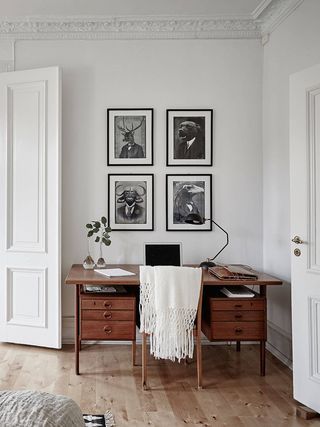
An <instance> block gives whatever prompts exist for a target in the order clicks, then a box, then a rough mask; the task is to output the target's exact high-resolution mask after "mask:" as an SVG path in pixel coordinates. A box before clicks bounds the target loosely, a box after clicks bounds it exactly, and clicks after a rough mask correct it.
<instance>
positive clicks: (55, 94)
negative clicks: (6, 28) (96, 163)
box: [0, 67, 61, 348]
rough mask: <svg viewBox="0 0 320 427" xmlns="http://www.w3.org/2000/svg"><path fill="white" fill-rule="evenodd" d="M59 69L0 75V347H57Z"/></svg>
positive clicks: (58, 315)
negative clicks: (0, 345) (5, 345)
mask: <svg viewBox="0 0 320 427" xmlns="http://www.w3.org/2000/svg"><path fill="white" fill-rule="evenodd" d="M60 103H61V89H60V71H59V68H57V67H50V68H44V69H36V70H27V71H15V72H12V73H1V74H0V174H1V175H0V341H2V342H12V343H20V344H30V345H37V346H43V347H53V348H60V347H61V308H60V306H61V274H60V207H61V206H60V205H61V203H60V193H61V191H60V163H61V161H60V157H61V153H60V149H61V144H60V110H61V108H60Z"/></svg>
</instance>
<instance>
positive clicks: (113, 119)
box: [107, 108, 153, 166]
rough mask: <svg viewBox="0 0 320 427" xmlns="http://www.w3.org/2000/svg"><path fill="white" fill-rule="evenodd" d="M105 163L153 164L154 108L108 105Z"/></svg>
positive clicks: (116, 164)
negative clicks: (106, 157)
mask: <svg viewBox="0 0 320 427" xmlns="http://www.w3.org/2000/svg"><path fill="white" fill-rule="evenodd" d="M107 151H108V165H109V166H112V165H115V166H127V165H132V166H142V165H149V166H150V165H153V108H145V109H138V108H121V109H120V108H119V109H117V108H108V110H107Z"/></svg>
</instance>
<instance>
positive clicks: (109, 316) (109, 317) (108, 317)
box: [103, 311, 112, 319]
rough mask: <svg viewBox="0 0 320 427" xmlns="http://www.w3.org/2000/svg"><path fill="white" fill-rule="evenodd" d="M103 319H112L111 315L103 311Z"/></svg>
mask: <svg viewBox="0 0 320 427" xmlns="http://www.w3.org/2000/svg"><path fill="white" fill-rule="evenodd" d="M103 317H104V318H105V319H112V314H111V313H108V312H107V311H105V312H104V313H103Z"/></svg>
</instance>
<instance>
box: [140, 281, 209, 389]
mask: <svg viewBox="0 0 320 427" xmlns="http://www.w3.org/2000/svg"><path fill="white" fill-rule="evenodd" d="M202 297H203V277H202V280H201V288H200V295H199V301H198V310H197V316H196V320H195V325H194V329H193V336H194V337H195V344H196V354H197V382H198V389H199V390H200V389H201V388H202V349H201V319H202ZM142 388H143V390H148V385H147V334H146V333H145V332H143V333H142Z"/></svg>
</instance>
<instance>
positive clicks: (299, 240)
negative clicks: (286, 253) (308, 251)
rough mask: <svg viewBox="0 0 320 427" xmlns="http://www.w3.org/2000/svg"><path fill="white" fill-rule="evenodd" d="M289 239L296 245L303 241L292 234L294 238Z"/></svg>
mask: <svg viewBox="0 0 320 427" xmlns="http://www.w3.org/2000/svg"><path fill="white" fill-rule="evenodd" d="M291 241H292V242H293V243H295V244H296V245H301V244H302V243H304V242H303V241H302V240H301V238H300V237H299V236H294V238H293V239H292V240H291Z"/></svg>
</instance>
